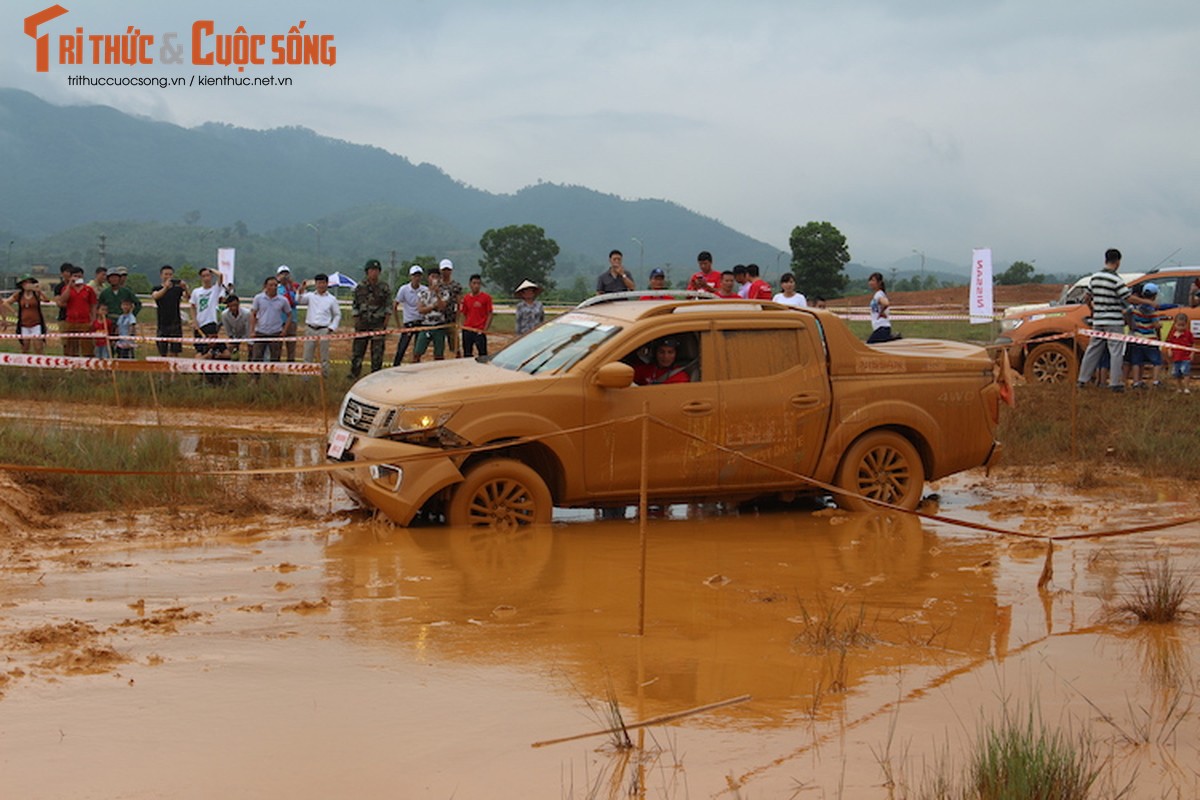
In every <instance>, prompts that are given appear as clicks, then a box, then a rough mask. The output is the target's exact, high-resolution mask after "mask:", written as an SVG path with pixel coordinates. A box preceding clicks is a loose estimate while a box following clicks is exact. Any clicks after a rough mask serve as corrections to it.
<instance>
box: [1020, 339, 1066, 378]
mask: <svg viewBox="0 0 1200 800" xmlns="http://www.w3.org/2000/svg"><path fill="white" fill-rule="evenodd" d="M1074 372H1075V351H1074V350H1073V349H1072V348H1070V347H1068V346H1067V345H1065V344H1060V343H1058V342H1053V343H1050V344H1043V345H1039V346H1037V347H1035V348H1033V351H1032V352H1031V353H1030V354H1029V355H1028V356H1026V358H1025V380H1027V381H1030V382H1031V383H1065V382H1066V381H1069V380H1070V379H1071V376H1072V375H1073V374H1074Z"/></svg>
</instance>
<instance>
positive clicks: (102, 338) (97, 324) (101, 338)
mask: <svg viewBox="0 0 1200 800" xmlns="http://www.w3.org/2000/svg"><path fill="white" fill-rule="evenodd" d="M89 287H90V284H89ZM113 326H114V328H115V326H116V321H115V320H114V322H113ZM92 333H94V334H96V336H95V337H94V338H93V339H92V348H93V349H92V356H93V357H94V358H103V359H109V358H112V354H111V353H109V351H108V319H107V318H105V316H104V306H103V305H101V306H99V307H98V310H97V314H96V319H94V320H92Z"/></svg>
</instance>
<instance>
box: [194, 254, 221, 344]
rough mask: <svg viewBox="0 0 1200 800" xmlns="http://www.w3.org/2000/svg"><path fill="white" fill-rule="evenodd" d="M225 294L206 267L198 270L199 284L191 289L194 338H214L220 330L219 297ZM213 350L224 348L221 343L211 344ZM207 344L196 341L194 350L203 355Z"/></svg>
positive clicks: (219, 283)
mask: <svg viewBox="0 0 1200 800" xmlns="http://www.w3.org/2000/svg"><path fill="white" fill-rule="evenodd" d="M224 295H225V292H224V290H223V289H222V287H221V282H220V280H218V279H217V276H216V275H215V274H214V273H213V271H212V270H211V269H209V268H208V267H203V268H201V270H200V285H199V286H197V287H196V288H195V289H192V296H191V306H192V322H193V324H194V325H195V326H196V338H197V339H200V338H206V339H215V338H216V336H217V332H218V331H219V330H220V327H221V323H220V316H219V315H220V308H221V298H222V297H223V296H224ZM211 347H212V348H213V350H214V352H217V353H219V352H221V351H222V350H224V349H225V346H224V345H222V344H214V345H211ZM208 350H209V345H208V344H204V343H201V342H199V341H197V342H196V352H197V353H199V354H200V355H205V354H206V353H207V352H208Z"/></svg>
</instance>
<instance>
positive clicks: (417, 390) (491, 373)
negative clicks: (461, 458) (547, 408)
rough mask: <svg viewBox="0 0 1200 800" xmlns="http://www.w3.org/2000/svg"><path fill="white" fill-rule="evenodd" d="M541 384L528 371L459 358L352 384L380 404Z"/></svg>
mask: <svg viewBox="0 0 1200 800" xmlns="http://www.w3.org/2000/svg"><path fill="white" fill-rule="evenodd" d="M539 383H543V381H539V380H538V379H537V378H535V377H534V376H532V375H529V374H527V373H524V372H517V371H515V370H509V369H502V368H500V367H496V366H493V365H491V364H486V363H481V362H479V361H475V360H472V359H464V358H455V359H450V360H447V361H433V362H430V363H426V364H411V365H409V364H406V365H404V366H402V367H392V368H391V369H385V370H380V371H379V372H374V373H372V374H370V375H368V376H367V377H365V378H363V379H362V380H360V381H359V382H358V383H356V384H354V385H353V386H352V387H350V394H352V395H354V396H355V397H357V398H359V399H360V400H366V401H367V402H370V403H376V404H379V405H401V404H408V403H423V402H437V401H438V400H442V399H445V398H446V397H447V395H454V396H455V397H456V398H461V397H463V396H464V395H469V396H472V397H484V396H486V395H487V394H490V393H492V392H493V391H495V390H496V388H497V387H501V386H507V385H509V384H524V386H525V388H524V391H536V389H535V387H536V386H537V385H538V384H539Z"/></svg>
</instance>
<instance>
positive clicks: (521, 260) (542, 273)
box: [479, 225, 558, 293]
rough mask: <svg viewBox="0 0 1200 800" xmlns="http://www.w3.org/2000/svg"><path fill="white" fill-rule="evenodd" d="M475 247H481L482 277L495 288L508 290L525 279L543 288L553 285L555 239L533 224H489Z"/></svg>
mask: <svg viewBox="0 0 1200 800" xmlns="http://www.w3.org/2000/svg"><path fill="white" fill-rule="evenodd" d="M479 247H480V248H481V249H482V250H483V258H481V259H480V260H479V267H480V269H481V270H482V272H483V278H484V280H486V281H487V282H488V284H489V285H491V286H493V287H495V288H496V289H497V290H498V291H502V292H506V293H507V292H511V291H512V290H513V289H515V288H517V285H518V284H519V283H521V281H525V280H530V281H533V282H534V283H536V284H538V285H539V286H541V287H543V288H545V289H553V288H554V281H553V280H551V278H550V274H551V273H552V272H553V271H554V257H555V256H557V255H558V243H557V242H555V241H554V240H553V239H549V238H547V237H546V232H545V231H544V230H542V229H541V228H540V227H538V226H537V225H509V226H507V227H504V228H492V229H490V230H488V231H487V232H486V233H484V234H483V238H482V239H480V240H479Z"/></svg>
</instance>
